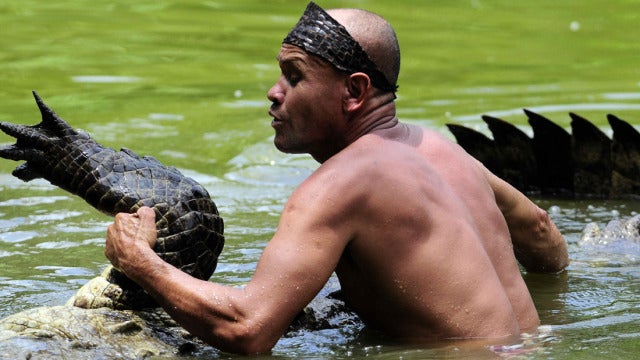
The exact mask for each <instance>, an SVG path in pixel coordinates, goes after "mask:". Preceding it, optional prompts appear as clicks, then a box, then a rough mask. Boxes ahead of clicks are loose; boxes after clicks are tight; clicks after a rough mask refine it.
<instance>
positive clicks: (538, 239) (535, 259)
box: [516, 208, 569, 273]
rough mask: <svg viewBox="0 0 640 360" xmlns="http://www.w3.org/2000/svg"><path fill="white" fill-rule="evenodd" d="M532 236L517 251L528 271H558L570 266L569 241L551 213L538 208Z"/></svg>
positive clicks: (519, 258)
mask: <svg viewBox="0 0 640 360" xmlns="http://www.w3.org/2000/svg"><path fill="white" fill-rule="evenodd" d="M536 215H537V216H536V220H535V226H532V231H531V234H530V235H531V238H532V239H533V241H530V242H528V246H524V247H522V248H521V249H518V250H519V251H517V252H516V257H517V258H518V260H519V261H520V263H521V264H522V265H523V266H524V267H525V269H526V270H527V271H530V272H536V273H558V272H560V271H562V270H564V269H565V268H566V267H567V266H569V254H568V249H567V243H566V241H565V239H564V237H563V236H562V234H561V233H560V231H559V230H558V228H557V227H556V225H555V224H554V223H553V221H552V220H551V218H550V217H549V214H548V213H547V212H546V211H544V210H543V209H540V208H538V209H537V214H536Z"/></svg>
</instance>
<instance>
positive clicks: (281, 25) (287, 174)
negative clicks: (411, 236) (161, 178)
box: [0, 0, 640, 359]
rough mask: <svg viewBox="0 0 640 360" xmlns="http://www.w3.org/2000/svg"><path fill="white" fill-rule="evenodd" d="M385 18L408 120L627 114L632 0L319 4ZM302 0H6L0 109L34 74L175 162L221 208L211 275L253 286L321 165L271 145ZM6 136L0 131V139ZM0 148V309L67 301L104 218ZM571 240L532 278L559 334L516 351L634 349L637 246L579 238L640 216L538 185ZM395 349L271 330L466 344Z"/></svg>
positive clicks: (288, 350) (288, 354) (82, 115)
mask: <svg viewBox="0 0 640 360" xmlns="http://www.w3.org/2000/svg"><path fill="white" fill-rule="evenodd" d="M319 4H320V5H321V6H323V7H326V8H330V7H363V8H367V9H369V10H373V11H376V12H378V13H380V14H382V15H383V16H385V17H386V18H387V19H388V20H389V21H390V22H391V23H392V24H394V26H395V28H396V31H397V34H398V37H399V40H400V45H401V48H402V56H403V57H402V69H401V75H400V80H399V84H400V91H399V94H398V95H399V96H398V107H399V115H400V117H401V118H402V119H404V120H406V121H409V122H413V123H416V124H421V125H424V126H428V127H431V128H434V129H437V130H440V131H442V132H443V133H446V132H447V131H446V128H445V126H444V124H445V123H447V122H457V123H465V124H466V125H468V126H471V127H474V128H477V129H480V130H482V131H486V127H484V126H483V123H482V122H481V120H480V115H481V114H492V115H496V116H500V117H502V118H504V119H506V120H509V121H511V122H513V123H516V124H519V125H522V126H523V127H524V126H525V124H526V119H525V117H524V116H523V114H522V112H521V110H520V109H521V108H523V107H526V108H529V109H532V110H537V111H540V112H541V113H543V114H544V115H547V116H548V117H550V118H552V119H554V120H556V121H557V122H558V123H560V124H562V125H563V126H568V123H569V117H568V116H567V112H569V111H574V112H577V113H579V114H581V115H584V116H585V117H587V118H589V119H591V120H592V121H594V122H596V123H597V124H599V125H600V126H602V127H603V129H605V130H608V128H607V127H606V121H605V114H607V113H609V112H613V113H615V114H617V115H619V116H620V117H622V118H625V119H627V120H628V121H630V122H631V123H633V124H636V125H637V124H640V66H639V65H638V64H640V43H639V42H638V37H639V35H640V27H639V26H638V23H639V22H640V1H637V0H627V1H604V0H584V1H567V0H553V1H551V0H540V1H536V2H530V1H526V2H525V1H506V0H505V1H498V0H491V1H482V0H476V1H417V0H416V1H382V0H378V1H366V0H360V1H319ZM305 5H306V2H305V1H257V0H251V1H235V0H234V1H229V0H226V1H195V0H184V1H178V0H176V1H163V0H155V1H147V0H140V1H135V2H131V1H124V0H116V1H109V2H100V1H79V0H78V1H69V0H67V1H63V0H60V1H35V0H21V1H8V0H0V64H1V66H0V120H1V121H11V122H18V123H23V124H35V123H37V122H38V121H39V114H38V111H37V108H36V106H35V103H34V102H33V99H32V98H31V95H30V91H31V90H32V89H35V90H37V91H38V92H39V94H40V95H41V96H42V97H43V98H44V100H45V102H47V103H48V104H49V105H50V106H52V107H53V108H54V109H55V110H56V111H57V112H58V114H59V115H61V116H62V117H63V118H64V119H66V120H67V121H69V122H70V123H71V124H72V125H73V126H75V127H79V128H82V129H84V130H86V131H88V132H89V133H91V134H92V135H93V137H94V138H95V139H97V140H98V141H100V142H101V143H103V144H104V145H107V146H111V147H115V148H120V147H127V148H131V149H133V150H135V151H136V152H138V153H140V154H149V155H153V156H155V157H156V158H158V159H159V160H161V161H162V162H164V163H167V164H171V165H174V166H176V167H178V168H180V169H181V170H182V171H183V172H185V173H186V174H187V175H189V176H192V177H194V178H196V179H197V180H198V181H200V182H201V183H202V184H203V185H205V186H206V187H207V189H208V190H209V191H210V193H211V194H212V196H213V197H214V199H215V201H216V203H217V204H218V206H219V209H220V211H221V213H222V215H223V217H224V218H225V222H226V235H227V245H226V247H225V249H224V251H223V254H222V256H221V258H220V265H219V267H218V270H217V271H216V274H215V275H214V280H215V281H219V282H222V283H226V284H231V285H241V284H243V283H244V282H246V281H247V280H248V279H249V278H250V276H251V273H252V271H253V269H254V267H255V262H256V261H257V259H258V257H259V255H260V252H261V249H262V247H263V246H264V245H265V243H266V242H267V241H268V240H269V239H270V236H271V234H272V233H273V231H274V229H275V226H276V224H277V220H278V216H279V212H280V210H281V208H282V205H283V203H284V201H285V200H286V198H287V196H288V195H289V194H290V192H291V191H292V189H293V188H294V187H295V185H296V184H298V183H299V182H300V181H301V180H302V179H304V178H305V176H307V175H308V174H309V173H310V172H311V171H313V169H314V168H315V166H316V164H315V163H314V162H313V161H312V160H310V159H309V158H307V157H305V156H288V155H284V154H280V153H278V152H277V151H275V150H274V149H273V146H272V144H271V136H272V134H273V132H272V130H271V128H270V126H269V123H270V119H269V117H268V115H267V113H266V111H267V107H268V105H269V103H268V101H267V99H266V96H265V94H266V91H267V90H268V88H269V87H270V86H271V85H272V83H273V82H274V81H275V80H276V78H277V77H278V75H279V70H278V67H277V64H276V61H275V57H276V55H277V53H278V50H279V45H280V41H281V40H282V38H283V37H284V35H285V34H286V33H287V32H288V30H289V29H290V28H291V26H293V24H295V22H296V21H297V19H298V17H299V16H300V14H301V12H302V10H303V9H304V7H305ZM11 142H12V140H11V139H10V138H9V137H8V136H5V135H0V144H9V143H11ZM16 165H17V164H15V163H13V162H10V161H0V191H1V192H0V263H1V265H0V317H4V316H6V315H9V314H12V313H15V312H18V311H21V310H24V309H27V308H31V307H34V306H40V305H55V304H60V303H62V302H64V301H65V300H66V299H67V298H68V297H69V296H70V295H71V294H73V293H74V292H75V290H76V289H77V288H78V287H79V286H80V285H81V284H83V283H84V282H86V281H87V279H89V278H91V277H93V276H95V275H97V274H98V273H99V272H100V271H101V269H102V268H103V267H104V265H105V264H106V260H105V258H104V255H103V238H104V233H105V229H106V226H107V225H108V224H109V222H110V219H109V218H108V217H105V216H104V215H101V214H99V213H97V212H96V211H95V210H93V209H91V208H90V207H89V206H88V205H86V204H85V203H84V202H83V201H82V200H79V199H77V198H75V197H73V196H71V195H69V194H67V193H65V192H63V191H60V190H58V189H55V188H53V187H52V186H50V185H48V183H46V182H45V181H34V182H31V183H27V184H25V183H22V182H20V181H19V180H16V179H15V178H13V177H11V175H10V172H11V170H12V169H13V168H14V167H15V166H16ZM536 201H538V202H539V203H540V204H541V206H543V207H544V208H547V209H550V210H553V211H552V216H553V217H554V220H555V221H556V222H557V223H558V225H559V227H560V228H561V230H562V231H563V233H564V234H565V236H566V238H567V241H568V242H569V248H570V256H571V258H572V265H571V266H570V268H569V270H568V272H567V273H566V274H565V275H563V276H533V275H526V279H527V282H528V284H529V286H530V288H531V291H532V293H533V296H534V298H535V300H536V303H537V306H538V308H539V310H540V314H541V317H542V319H543V322H544V323H545V324H547V325H551V327H552V331H551V332H550V333H548V334H546V335H545V336H542V337H541V338H540V339H537V340H536V343H537V346H536V350H535V351H532V352H530V353H527V354H522V355H520V356H521V357H524V358H540V359H543V358H557V359H565V358H575V359H585V358H587V359H588V358H603V357H605V358H622V359H632V358H635V357H636V354H637V353H638V351H640V252H638V251H637V248H636V247H634V246H633V244H631V245H630V246H628V247H627V250H628V251H627V252H624V253H619V252H615V251H609V250H607V249H593V248H585V247H583V246H580V245H579V244H578V239H579V237H580V233H581V231H582V229H583V228H584V226H585V225H586V224H587V223H588V222H591V221H595V222H598V223H600V224H604V223H606V222H608V221H609V220H611V219H614V218H625V217H629V216H631V215H635V214H637V213H639V212H640V204H639V203H638V202H637V201H635V202H633V201H628V202H612V201H600V202H596V201H571V202H569V201H549V200H538V199H536ZM476 355H478V354H474V355H470V354H466V353H464V352H460V351H456V350H451V349H448V350H443V349H427V348H420V349H416V348H405V347H396V346H391V345H388V344H383V343H376V341H375V339H374V340H367V341H363V340H362V338H361V337H359V336H358V335H357V334H351V333H348V332H344V331H338V330H335V331H328V332H327V331H325V332H318V333H308V334H304V336H299V337H293V338H289V339H283V340H282V341H281V342H280V343H278V345H277V346H276V347H275V349H274V356H279V357H283V358H301V357H306V358H347V357H349V358H361V357H374V358H384V359H387V358H389V359H400V358H403V359H407V358H411V359H421V358H450V357H467V358H473V357H475V356H476Z"/></svg>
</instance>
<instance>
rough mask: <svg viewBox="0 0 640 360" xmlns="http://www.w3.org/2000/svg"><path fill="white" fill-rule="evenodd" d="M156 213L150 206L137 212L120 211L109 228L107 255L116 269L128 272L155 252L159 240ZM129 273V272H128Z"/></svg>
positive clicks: (105, 252) (105, 251)
mask: <svg viewBox="0 0 640 360" xmlns="http://www.w3.org/2000/svg"><path fill="white" fill-rule="evenodd" d="M155 219H156V214H155V212H154V211H153V209H151V208H149V207H141V208H140V209H138V212H137V213H135V214H127V213H119V214H117V215H116V217H115V221H114V223H113V224H111V225H109V228H108V229H107V243H106V248H105V250H104V254H105V256H106V257H107V258H108V259H109V260H110V261H111V263H112V264H113V266H114V267H115V268H116V269H119V270H121V271H123V272H124V273H125V274H127V272H128V271H130V269H132V268H133V267H135V266H136V265H140V261H144V260H143V259H144V258H145V254H148V253H149V252H153V250H152V249H153V246H154V245H155V243H156V240H157V232H156V223H155ZM127 275H128V274H127Z"/></svg>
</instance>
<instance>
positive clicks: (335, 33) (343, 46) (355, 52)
mask: <svg viewBox="0 0 640 360" xmlns="http://www.w3.org/2000/svg"><path fill="white" fill-rule="evenodd" d="M282 42H283V43H285V44H291V45H294V46H297V47H299V48H301V49H303V50H305V51H306V52H308V53H311V54H314V55H316V56H319V57H321V58H323V59H324V60H326V61H328V62H329V63H331V64H332V65H333V66H335V67H336V68H337V69H338V70H341V71H344V72H347V73H354V72H363V73H365V74H367V75H368V76H369V78H370V79H371V84H372V85H373V86H375V87H377V88H378V89H381V90H384V91H390V92H394V93H395V92H396V90H397V89H398V86H397V85H394V84H391V83H389V81H388V80H387V78H386V77H385V76H384V74H383V73H382V72H381V71H380V70H379V69H378V67H377V66H376V64H375V63H374V62H373V61H372V60H371V58H370V57H369V55H368V54H367V53H366V51H364V49H363V48H362V46H360V44H359V43H358V42H357V41H356V40H355V39H354V38H353V37H352V36H351V35H350V34H349V32H348V31H347V29H346V28H345V27H344V26H342V25H341V24H340V23H339V22H337V21H336V20H335V19H334V18H332V17H331V15H329V14H327V12H326V11H324V10H323V9H322V8H321V7H320V6H318V5H316V4H315V3H314V2H310V3H309V5H307V8H306V9H305V11H304V14H303V15H302V17H301V18H300V20H299V21H298V23H297V24H296V26H295V27H294V28H293V29H291V31H290V32H289V34H288V35H287V37H285V38H284V40H283V41H282Z"/></svg>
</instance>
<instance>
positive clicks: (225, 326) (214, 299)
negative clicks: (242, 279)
mask: <svg viewBox="0 0 640 360" xmlns="http://www.w3.org/2000/svg"><path fill="white" fill-rule="evenodd" d="M154 255H155V254H153V255H148V256H145V258H146V259H145V260H143V261H140V262H139V263H137V264H136V265H134V266H132V267H131V268H129V269H127V271H126V274H127V276H129V277H131V279H132V280H134V281H136V282H137V283H138V284H139V285H140V286H142V287H143V288H144V289H145V290H146V291H147V292H148V293H149V294H150V295H151V296H152V297H153V298H154V299H155V300H156V301H157V302H158V303H159V304H160V305H161V306H162V307H163V308H164V309H165V310H166V311H167V313H168V314H169V315H170V316H171V317H172V318H173V319H174V320H176V321H177V322H178V323H179V324H180V325H182V326H183V327H184V328H185V329H186V330H188V331H189V332H190V333H192V334H193V335H195V336H197V337H199V338H200V339H202V340H203V341H205V342H207V343H209V344H211V345H213V346H214V347H216V348H219V349H221V350H223V351H228V352H234V353H244V354H255V353H260V352H265V351H268V350H270V349H271V347H273V345H274V344H275V342H276V341H277V339H278V338H279V336H280V334H275V335H273V336H268V335H269V331H268V330H267V329H261V328H260V326H258V325H257V324H259V323H260V322H259V321H255V319H252V318H251V316H253V314H249V313H248V312H247V311H245V310H246V309H245V310H243V309H244V308H245V306H244V304H245V301H244V300H243V299H244V298H245V297H246V295H245V293H244V290H243V289H240V288H234V287H229V286H223V285H220V284H216V283H213V282H209V281H204V280H199V279H196V278H194V277H192V276H190V275H188V274H186V273H184V272H182V271H180V270H179V269H177V268H175V267H173V266H172V265H170V264H168V263H166V262H164V261H163V260H162V259H160V258H159V257H154Z"/></svg>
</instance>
